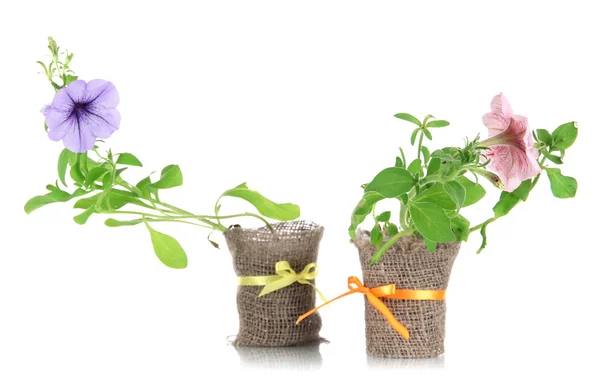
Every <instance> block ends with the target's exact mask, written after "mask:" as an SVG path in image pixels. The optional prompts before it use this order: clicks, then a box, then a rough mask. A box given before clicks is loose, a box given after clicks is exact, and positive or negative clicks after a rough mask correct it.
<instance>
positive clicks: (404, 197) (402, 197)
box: [400, 194, 408, 205]
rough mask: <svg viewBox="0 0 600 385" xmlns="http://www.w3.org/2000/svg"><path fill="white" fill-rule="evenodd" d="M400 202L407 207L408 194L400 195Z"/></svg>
mask: <svg viewBox="0 0 600 385" xmlns="http://www.w3.org/2000/svg"><path fill="white" fill-rule="evenodd" d="M400 201H401V202H402V203H404V204H405V205H407V204H408V194H401V195H400Z"/></svg>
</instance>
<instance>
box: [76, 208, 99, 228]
mask: <svg viewBox="0 0 600 385" xmlns="http://www.w3.org/2000/svg"><path fill="white" fill-rule="evenodd" d="M95 211H96V207H95V206H92V207H89V208H87V209H85V211H84V212H82V213H81V214H79V215H76V216H74V217H73V220H74V221H75V223H77V224H78V225H85V222H87V220H88V219H89V217H90V216H91V215H92V214H93V213H94V212H95Z"/></svg>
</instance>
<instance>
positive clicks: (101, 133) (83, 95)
mask: <svg viewBox="0 0 600 385" xmlns="http://www.w3.org/2000/svg"><path fill="white" fill-rule="evenodd" d="M118 104H119V94H118V92H117V89H116V88H115V86H114V85H113V84H112V83H111V82H108V81H106V80H99V79H96V80H91V81H90V82H89V83H86V82H85V81H83V80H75V81H74V82H72V83H71V84H69V85H68V86H67V87H66V88H62V89H61V90H59V91H58V92H57V93H56V95H55V96H54V100H52V104H51V105H50V106H49V107H48V108H45V109H44V111H43V112H44V115H46V124H47V125H48V137H49V138H50V139H52V140H54V141H59V140H62V141H63V144H64V145H65V147H66V148H68V149H69V150H71V151H73V152H77V153H82V152H86V151H89V150H91V149H93V148H94V144H95V143H96V138H100V139H107V138H108V137H110V136H111V135H112V133H113V132H115V131H116V130H117V129H118V128H119V123H120V122H121V114H120V113H119V111H117V109H116V107H117V105H118Z"/></svg>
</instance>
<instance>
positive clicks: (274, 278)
mask: <svg viewBox="0 0 600 385" xmlns="http://www.w3.org/2000/svg"><path fill="white" fill-rule="evenodd" d="M275 273H276V274H277V275H265V276H252V277H238V285H240V286H264V287H263V289H262V291H261V292H260V294H259V295H258V296H259V297H262V296H263V295H265V294H269V293H272V292H274V291H277V290H279V289H282V288H284V287H287V286H290V285H292V284H293V283H296V282H298V283H300V284H302V285H310V286H312V287H313V289H315V291H316V292H317V294H319V297H320V298H321V301H323V302H326V301H327V300H326V299H325V297H324V296H323V293H321V291H320V290H319V289H317V287H316V286H315V285H314V284H312V283H311V282H309V281H312V280H314V279H315V278H316V277H317V274H318V273H319V269H318V268H317V264H316V263H314V262H313V263H309V264H308V265H306V267H305V268H304V270H302V271H301V272H300V273H296V272H295V271H294V269H292V267H291V266H290V264H289V263H288V261H279V262H277V263H276V264H275Z"/></svg>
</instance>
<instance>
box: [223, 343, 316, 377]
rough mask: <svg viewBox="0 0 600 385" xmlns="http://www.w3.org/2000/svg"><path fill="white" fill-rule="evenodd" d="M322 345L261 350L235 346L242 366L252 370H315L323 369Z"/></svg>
mask: <svg viewBox="0 0 600 385" xmlns="http://www.w3.org/2000/svg"><path fill="white" fill-rule="evenodd" d="M320 346H321V344H320V343H314V344H309V345H302V346H290V347H282V348H259V347H250V346H234V348H235V350H236V351H237V353H238V355H239V357H240V364H241V366H242V367H244V368H251V369H285V370H290V369H291V370H298V371H304V370H315V369H319V368H320V367H321V364H322V363H323V359H322V358H321V352H320V351H319V347H320Z"/></svg>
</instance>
